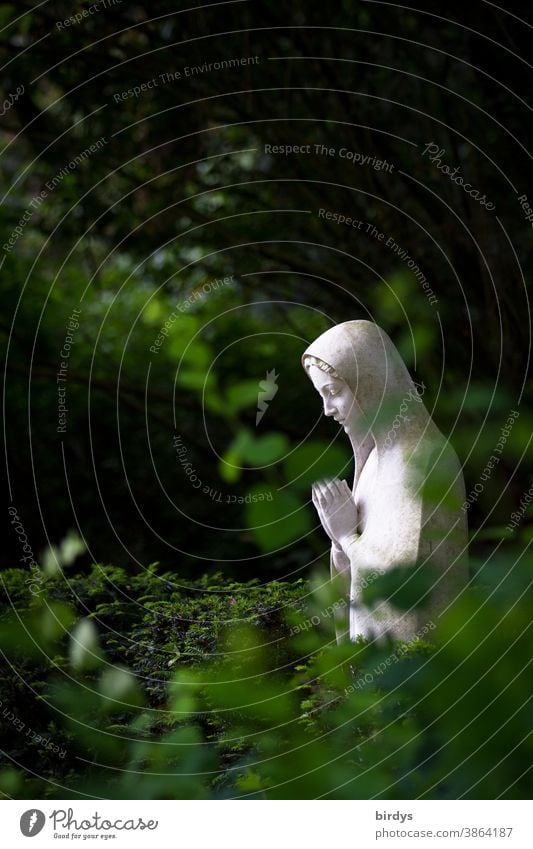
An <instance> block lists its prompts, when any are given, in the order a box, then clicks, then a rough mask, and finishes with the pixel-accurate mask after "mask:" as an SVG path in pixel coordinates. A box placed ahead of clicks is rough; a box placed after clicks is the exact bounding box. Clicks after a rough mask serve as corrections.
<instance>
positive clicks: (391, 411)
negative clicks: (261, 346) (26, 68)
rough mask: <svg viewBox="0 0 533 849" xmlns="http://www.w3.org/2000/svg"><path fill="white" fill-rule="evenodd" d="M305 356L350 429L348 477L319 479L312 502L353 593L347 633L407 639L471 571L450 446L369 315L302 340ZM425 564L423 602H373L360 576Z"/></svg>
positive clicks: (330, 409)
mask: <svg viewBox="0 0 533 849" xmlns="http://www.w3.org/2000/svg"><path fill="white" fill-rule="evenodd" d="M302 364H303V365H304V368H305V370H306V372H307V374H308V375H309V377H310V379H311V381H312V382H313V385H314V387H315V389H316V390H317V392H318V393H319V394H320V396H321V398H322V400H323V403H324V413H325V415H328V416H332V417H334V418H335V420H336V421H338V422H339V424H340V425H341V426H342V427H343V428H344V431H345V432H346V434H347V435H348V437H349V439H350V442H351V446H352V451H353V454H354V462H355V476H354V481H353V486H352V487H351V488H350V487H349V486H348V484H347V483H346V481H320V482H317V483H316V484H315V485H314V486H313V503H314V505H315V507H316V509H317V512H318V515H319V518H320V521H321V523H322V526H323V528H324V530H325V532H326V533H327V534H328V536H329V538H330V540H331V543H332V546H331V570H332V577H333V576H335V575H337V574H339V575H341V578H339V580H340V581H341V583H343V584H344V588H345V592H346V594H347V595H348V593H349V596H350V608H349V609H350V613H349V621H348V619H347V620H346V621H345V622H339V623H338V631H337V638H338V639H339V640H341V639H343V638H345V635H347V634H348V633H349V637H350V639H352V640H354V639H356V637H357V636H358V635H362V636H364V637H366V638H367V639H373V638H376V639H378V640H381V639H382V638H383V636H384V635H385V634H390V635H391V636H392V637H394V638H396V639H401V640H412V639H414V638H415V637H416V636H417V635H419V634H420V632H421V630H422V629H423V628H424V626H426V625H428V623H430V622H431V623H433V624H434V625H437V624H438V617H439V614H440V613H441V612H442V611H443V610H444V609H445V608H446V607H447V606H448V604H449V603H450V602H451V601H453V599H454V598H455V597H456V596H457V595H458V594H459V593H460V592H461V590H462V589H463V588H464V586H465V585H466V582H467V580H468V563H467V525H466V515H465V514H464V513H463V512H462V511H461V509H460V507H461V504H462V503H463V501H464V481H463V476H462V472H461V467H460V464H459V461H458V458H457V455H456V454H455V452H454V450H453V448H452V447H451V445H450V444H449V442H448V441H447V440H446V439H445V437H444V436H443V435H442V433H441V432H440V431H439V429H438V428H437V426H436V425H435V423H434V422H433V421H432V419H431V417H430V415H429V413H428V411H427V409H426V407H425V405H424V403H423V400H422V394H423V388H421V387H418V389H417V387H416V386H415V384H414V382H413V380H412V378H411V376H410V375H409V372H408V370H407V368H406V366H405V364H404V362H403V360H402V358H401V356H400V354H399V353H398V351H397V349H396V348H395V346H394V345H393V343H392V341H391V340H390V338H389V337H388V335H387V334H386V333H385V332H384V331H383V330H382V329H381V328H380V327H378V326H377V325H376V324H374V323H373V322H370V321H347V322H344V323H342V324H339V325H336V326H335V327H332V328H330V329H329V330H327V331H326V332H325V333H323V334H322V335H321V336H319V337H318V339H316V340H315V341H314V342H313V343H312V344H311V345H309V347H308V348H307V349H306V351H305V352H304V354H303V356H302ZM401 564H405V565H413V564H417V566H418V569H422V570H424V571H425V573H426V574H427V570H431V591H430V593H429V594H428V597H427V599H425V600H424V605H423V607H422V608H416V609H415V608H412V609H411V610H408V611H405V612H403V611H400V610H399V609H398V608H396V607H395V606H394V598H391V599H389V600H387V601H385V602H381V603H380V604H379V605H378V606H374V607H373V608H372V609H369V608H367V607H365V606H364V605H363V604H362V601H361V591H362V583H363V582H364V581H367V582H368V581H372V579H373V578H374V576H375V575H377V574H378V573H382V572H385V571H386V570H388V569H391V568H392V567H394V566H397V565H401Z"/></svg>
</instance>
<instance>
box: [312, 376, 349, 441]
mask: <svg viewBox="0 0 533 849" xmlns="http://www.w3.org/2000/svg"><path fill="white" fill-rule="evenodd" d="M309 377H310V378H311V382H312V384H313V386H314V387H315V389H316V391H317V392H318V394H319V395H320V397H321V398H322V400H323V402H324V415H326V416H333V418H334V419H335V421H336V422H338V423H339V424H340V425H342V426H343V427H344V430H350V429H352V428H353V427H354V426H355V423H356V420H357V418H358V414H359V413H360V408H359V405H358V403H357V401H356V400H355V397H354V394H353V392H352V390H351V389H350V387H349V386H348V384H347V383H345V382H344V380H340V378H338V377H333V375H331V374H328V373H327V372H325V371H322V369H320V368H318V366H314V365H312V366H310V367H309Z"/></svg>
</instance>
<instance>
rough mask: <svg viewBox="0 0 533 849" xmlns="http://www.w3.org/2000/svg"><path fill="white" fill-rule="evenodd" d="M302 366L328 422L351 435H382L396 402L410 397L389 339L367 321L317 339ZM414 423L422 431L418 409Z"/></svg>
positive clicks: (409, 386)
mask: <svg viewBox="0 0 533 849" xmlns="http://www.w3.org/2000/svg"><path fill="white" fill-rule="evenodd" d="M302 365H303V367H304V369H305V371H306V372H307V374H308V375H309V378H310V379H311V381H312V383H313V386H314V387H315V389H316V390H317V392H318V393H319V395H320V396H321V398H322V400H323V402H324V413H325V414H326V415H328V416H332V417H333V418H335V419H336V420H337V421H339V423H340V424H342V425H343V427H344V429H345V431H346V432H347V433H349V434H351V435H357V436H358V437H361V436H363V437H364V435H365V434H367V433H372V436H373V438H374V439H379V438H380V436H381V433H382V431H384V432H386V431H387V430H388V424H389V422H388V420H389V418H390V417H391V416H394V415H396V412H397V409H396V408H397V407H398V406H399V405H400V403H401V400H402V398H403V397H404V396H405V395H406V394H407V393H409V392H411V393H413V392H414V393H415V394H416V390H415V387H414V383H413V381H412V379H411V376H410V375H409V372H408V371H407V368H406V366H405V363H404V362H403V360H402V358H401V356H400V354H399V353H398V351H397V349H396V348H395V346H394V344H393V343H392V341H391V339H390V338H389V336H388V335H387V334H386V333H385V331H384V330H382V329H381V328H380V327H378V325H377V324H374V322H372V321H345V322H343V323H342V324H337V325H335V326H334V327H330V328H329V330H326V331H325V333H322V334H321V335H320V336H319V337H318V338H317V339H315V341H314V342H312V343H311V344H310V345H309V347H308V348H307V349H306V350H305V351H304V353H303V355H302ZM415 406H416V408H417V416H416V419H417V421H416V422H415V420H414V418H415V417H414V416H413V418H412V419H411V421H412V424H413V425H415V424H416V425H417V427H418V426H419V425H420V426H421V427H423V426H424V425H425V421H426V420H427V411H425V409H423V405H422V404H421V403H419V404H416V405H415Z"/></svg>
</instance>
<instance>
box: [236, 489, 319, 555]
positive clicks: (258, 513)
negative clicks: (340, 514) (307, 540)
mask: <svg viewBox="0 0 533 849" xmlns="http://www.w3.org/2000/svg"><path fill="white" fill-rule="evenodd" d="M248 495H249V496H251V503H247V504H246V507H245V517H246V524H247V526H248V528H249V529H250V531H251V533H252V535H253V536H254V538H255V540H256V542H257V544H258V545H259V547H260V548H261V549H262V550H263V551H265V552H267V551H276V550H277V549H278V548H281V547H282V546H284V545H288V543H291V542H294V541H295V540H297V539H300V537H303V536H305V535H306V534H307V533H309V531H310V530H311V528H312V525H313V523H312V521H311V516H310V513H309V510H308V508H307V507H305V506H304V505H303V504H302V502H301V501H300V500H299V498H298V497H297V496H296V495H293V494H292V493H290V492H283V491H281V492H280V491H279V490H274V489H273V488H271V487H265V486H261V485H257V486H255V487H253V488H252V489H251V490H250V491H249V493H248Z"/></svg>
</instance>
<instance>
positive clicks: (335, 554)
mask: <svg viewBox="0 0 533 849" xmlns="http://www.w3.org/2000/svg"><path fill="white" fill-rule="evenodd" d="M330 570H331V579H332V581H333V582H334V583H335V585H336V586H337V587H338V591H339V602H340V603H339V604H337V606H336V607H335V608H334V611H333V617H334V622H335V635H336V638H337V643H338V644H340V643H344V642H347V641H348V640H349V639H350V584H351V568H350V558H349V557H347V556H346V554H345V553H344V551H343V550H342V548H341V547H340V546H339V545H338V544H337V543H333V544H332V546H331V556H330Z"/></svg>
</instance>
